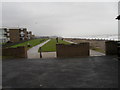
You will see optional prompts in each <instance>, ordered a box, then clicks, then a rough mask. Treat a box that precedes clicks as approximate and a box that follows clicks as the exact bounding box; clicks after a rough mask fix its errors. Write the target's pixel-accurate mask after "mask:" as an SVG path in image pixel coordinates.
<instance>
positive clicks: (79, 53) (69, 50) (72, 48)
mask: <svg viewBox="0 0 120 90" xmlns="http://www.w3.org/2000/svg"><path fill="white" fill-rule="evenodd" d="M56 52H57V57H58V58H64V57H68V58H70V57H86V56H89V43H80V44H70V45H65V44H56Z"/></svg>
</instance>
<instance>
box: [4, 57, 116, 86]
mask: <svg viewBox="0 0 120 90" xmlns="http://www.w3.org/2000/svg"><path fill="white" fill-rule="evenodd" d="M2 63H3V64H2V65H3V66H2V69H3V78H2V79H3V80H2V81H3V88H117V87H118V60H117V58H116V57H115V56H100V57H99V56H97V57H88V58H66V59H65V58H64V59H30V60H25V59H18V60H3V62H2Z"/></svg>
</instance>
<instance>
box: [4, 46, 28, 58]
mask: <svg viewBox="0 0 120 90" xmlns="http://www.w3.org/2000/svg"><path fill="white" fill-rule="evenodd" d="M2 56H12V57H15V58H27V48H26V47H17V48H3V49H2Z"/></svg>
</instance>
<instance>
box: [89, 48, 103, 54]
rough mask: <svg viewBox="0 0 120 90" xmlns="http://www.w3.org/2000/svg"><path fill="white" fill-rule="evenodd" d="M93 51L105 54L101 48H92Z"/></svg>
mask: <svg viewBox="0 0 120 90" xmlns="http://www.w3.org/2000/svg"><path fill="white" fill-rule="evenodd" d="M91 49H92V50H95V51H97V52H101V53H105V51H104V50H102V49H100V48H91Z"/></svg>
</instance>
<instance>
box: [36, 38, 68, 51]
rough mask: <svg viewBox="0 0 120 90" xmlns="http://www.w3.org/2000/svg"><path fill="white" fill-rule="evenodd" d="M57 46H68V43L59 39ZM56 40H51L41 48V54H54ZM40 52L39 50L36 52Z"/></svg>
mask: <svg viewBox="0 0 120 90" xmlns="http://www.w3.org/2000/svg"><path fill="white" fill-rule="evenodd" d="M58 43H59V44H70V43H69V42H66V41H63V40H61V39H59V40H58ZM56 44H57V42H56V39H51V40H50V41H49V42H48V43H46V44H45V45H44V46H42V48H41V49H42V52H54V51H56ZM38 52H40V49H39V50H38Z"/></svg>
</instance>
